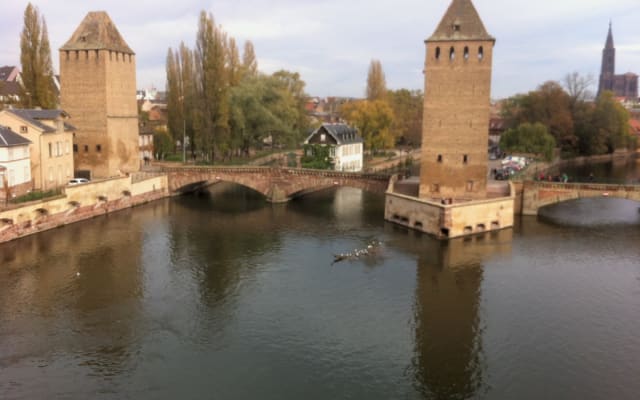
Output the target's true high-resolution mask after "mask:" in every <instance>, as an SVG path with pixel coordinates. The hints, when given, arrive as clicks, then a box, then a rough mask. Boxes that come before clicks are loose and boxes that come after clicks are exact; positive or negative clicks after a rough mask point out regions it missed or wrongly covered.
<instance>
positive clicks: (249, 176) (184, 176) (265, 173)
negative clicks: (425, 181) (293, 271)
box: [164, 167, 389, 203]
mask: <svg viewBox="0 0 640 400" xmlns="http://www.w3.org/2000/svg"><path fill="white" fill-rule="evenodd" d="M164 171H165V172H166V173H167V175H168V177H169V188H170V191H171V192H172V193H176V194H179V193H184V192H185V188H189V187H191V188H193V189H196V188H199V187H203V186H207V185H209V182H222V181H223V182H230V183H235V184H239V185H242V186H245V187H247V188H249V189H252V190H255V191H257V192H259V193H262V194H263V195H264V196H265V197H266V198H267V200H268V201H270V202H274V203H279V202H286V201H289V200H290V199H291V198H293V197H296V196H299V195H302V194H306V193H310V192H312V191H317V190H322V189H327V188H330V187H334V186H348V187H354V188H358V189H363V190H367V191H373V192H378V193H384V192H385V191H386V189H387V186H388V183H389V176H387V175H381V174H360V173H353V172H338V171H326V170H311V169H298V168H271V167H171V168H164Z"/></svg>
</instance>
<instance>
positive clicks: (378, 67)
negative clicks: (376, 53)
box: [366, 60, 387, 101]
mask: <svg viewBox="0 0 640 400" xmlns="http://www.w3.org/2000/svg"><path fill="white" fill-rule="evenodd" d="M366 94H367V100H370V101H375V100H384V99H385V98H386V96H387V81H386V78H385V76H384V71H383V70H382V63H380V61H379V60H371V63H370V64H369V73H368V75H367V93H366Z"/></svg>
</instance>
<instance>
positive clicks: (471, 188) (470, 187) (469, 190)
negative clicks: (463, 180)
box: [467, 181, 473, 192]
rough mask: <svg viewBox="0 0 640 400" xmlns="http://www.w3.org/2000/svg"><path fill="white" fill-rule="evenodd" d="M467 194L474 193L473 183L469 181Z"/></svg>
mask: <svg viewBox="0 0 640 400" xmlns="http://www.w3.org/2000/svg"><path fill="white" fill-rule="evenodd" d="M467 192H473V181H467Z"/></svg>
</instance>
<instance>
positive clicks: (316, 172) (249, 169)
mask: <svg viewBox="0 0 640 400" xmlns="http://www.w3.org/2000/svg"><path fill="white" fill-rule="evenodd" d="M162 171H163V172H166V173H171V172H174V173H185V172H187V173H189V172H191V173H196V174H200V173H203V172H204V173H207V172H218V173H227V174H266V173H273V174H282V173H287V174H291V175H300V176H324V177H332V178H350V179H371V180H389V177H390V175H387V174H379V173H361V172H343V171H332V170H324V169H306V168H286V167H283V168H274V167H253V166H246V167H224V166H221V167H216V166H185V167H165V166H163V167H162Z"/></svg>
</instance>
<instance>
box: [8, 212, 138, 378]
mask: <svg viewBox="0 0 640 400" xmlns="http://www.w3.org/2000/svg"><path fill="white" fill-rule="evenodd" d="M138 217H140V214H138V215H137V216H135V217H134V216H133V214H132V213H130V212H126V211H125V212H121V213H118V214H114V215H112V216H110V217H109V218H98V219H95V220H91V221H88V222H85V223H81V224H75V225H71V226H68V227H66V228H64V231H65V232H64V234H59V232H58V231H50V232H45V233H42V234H40V235H37V236H32V237H28V238H25V239H22V240H18V241H14V242H10V243H6V244H4V245H2V246H1V247H0V253H1V254H2V266H3V268H2V269H0V282H2V285H1V286H0V337H2V338H3V340H2V341H1V342H0V355H2V356H0V366H3V367H15V368H16V370H17V371H23V373H26V374H27V375H30V374H32V373H33V372H35V371H31V368H33V367H35V365H33V364H34V363H35V364H37V366H38V367H44V366H47V365H55V364H56V363H58V362H61V359H60V357H59V355H60V354H64V355H65V357H63V358H64V363H72V364H76V365H78V366H80V367H88V368H89V369H90V370H91V371H93V372H90V373H89V374H96V375H99V376H114V375H119V374H121V373H122V372H123V371H125V370H126V369H127V365H128V364H129V363H130V361H131V356H132V354H133V353H134V352H135V349H132V348H130V347H129V345H130V344H132V343H134V342H135V341H136V340H137V335H138V328H137V325H138V324H139V322H140V318H141V315H140V311H141V304H140V300H141V297H142V295H143V274H142V272H141V268H140V266H141V262H140V261H141V249H142V248H143V246H142V241H143V237H142V234H141V233H140V231H138V230H134V229H130V227H131V224H132V219H134V218H138ZM107 225H108V227H109V230H110V231H111V232H114V233H115V234H113V235H109V236H108V237H105V236H104V235H103V232H104V230H103V229H105V228H106V226H107ZM134 225H135V224H134ZM29 371H31V372H29Z"/></svg>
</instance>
